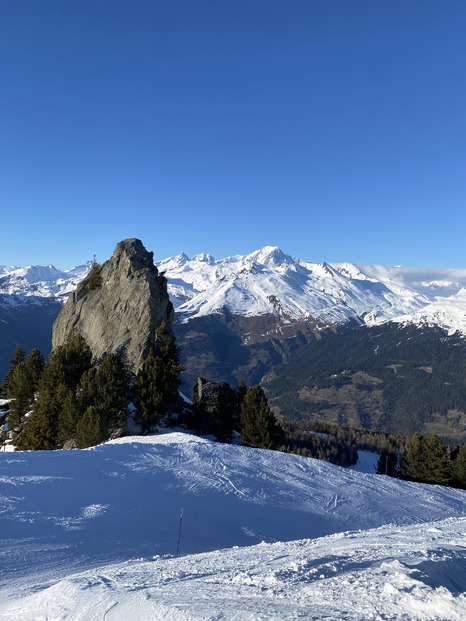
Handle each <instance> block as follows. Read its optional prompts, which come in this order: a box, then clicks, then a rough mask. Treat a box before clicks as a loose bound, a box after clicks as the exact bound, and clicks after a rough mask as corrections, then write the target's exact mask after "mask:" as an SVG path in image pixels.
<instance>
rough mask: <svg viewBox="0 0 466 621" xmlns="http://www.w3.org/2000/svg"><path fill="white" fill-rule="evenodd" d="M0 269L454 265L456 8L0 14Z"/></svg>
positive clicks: (464, 221) (271, 2) (461, 23)
mask: <svg viewBox="0 0 466 621" xmlns="http://www.w3.org/2000/svg"><path fill="white" fill-rule="evenodd" d="M0 124H1V126H0V227H1V228H0V231H1V236H0V264H1V265H27V264H31V263H36V264H48V263H54V264H55V265H56V266H58V267H71V266H72V265H76V264H80V263H83V262H85V261H86V260H88V259H89V258H92V256H93V255H94V253H95V254H96V255H97V259H98V260H100V261H103V260H106V259H107V258H108V257H109V256H110V255H111V253H112V251H113V248H114V246H115V244H116V243H117V242H118V241H120V240H121V239H124V238H126V237H139V238H141V239H142V240H143V242H144V244H145V245H146V247H147V248H148V249H150V250H154V252H155V257H156V259H162V258H165V257H168V256H171V255H175V254H178V253H180V252H182V251H184V252H186V253H187V254H188V255H193V254H196V253H199V252H208V253H211V254H213V255H214V256H216V257H218V258H221V257H225V256H228V255H232V254H243V253H246V252H251V251H252V250H255V249H257V248H259V247H262V246H264V245H278V246H280V247H281V248H282V250H283V251H285V252H287V253H288V254H291V255H293V256H297V257H300V258H303V259H308V260H312V261H329V262H331V261H345V260H346V261H352V262H361V263H382V264H391V265H393V264H404V265H410V266H426V267H428V266H434V267H443V266H450V267H466V255H465V252H464V250H465V236H466V233H465V232H466V2H465V1H464V0H366V1H359V0H319V1H316V0H163V1H159V0H147V1H146V0H40V1H39V0H2V2H1V3H0Z"/></svg>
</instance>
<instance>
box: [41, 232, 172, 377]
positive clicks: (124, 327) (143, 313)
mask: <svg viewBox="0 0 466 621" xmlns="http://www.w3.org/2000/svg"><path fill="white" fill-rule="evenodd" d="M173 316H174V312H173V306H172V303H171V302H170V300H169V297H168V293H167V284H166V279H165V278H164V277H163V276H160V275H159V273H158V271H157V268H156V266H155V265H154V261H153V253H152V252H148V251H147V250H146V249H145V248H144V246H143V244H142V242H141V241H140V240H139V239H125V240H124V241H122V242H120V243H119V244H117V246H116V248H115V251H114V253H113V256H112V258H111V259H109V260H108V261H106V262H105V263H104V264H103V265H102V266H101V267H100V268H98V271H97V269H94V274H92V273H91V274H89V275H88V276H87V277H86V278H85V279H84V280H83V281H82V282H81V283H80V284H79V285H78V287H77V288H76V290H75V291H74V293H72V294H71V295H70V297H69V298H68V300H67V302H66V304H65V305H64V307H63V309H62V310H61V312H60V314H59V315H58V317H57V319H56V321H55V323H54V326H53V336H52V345H53V347H54V348H55V347H57V346H59V345H61V344H63V343H64V341H65V339H66V337H67V335H68V334H69V333H70V332H71V331H72V330H77V331H78V332H79V333H80V334H81V335H82V336H83V337H84V338H85V339H86V341H87V343H88V345H89V347H90V348H91V350H92V353H93V354H94V356H96V357H97V358H99V357H100V356H102V355H103V354H105V353H107V352H112V353H116V354H118V355H119V356H120V357H121V358H122V359H123V360H124V362H125V363H126V364H127V366H128V368H129V369H130V370H131V371H133V372H136V371H137V370H138V368H139V367H140V365H141V363H142V362H143V360H144V358H145V357H146V356H147V354H148V352H149V349H150V347H151V344H152V343H153V342H154V337H155V330H156V329H157V328H158V327H159V326H160V324H161V323H162V321H165V323H166V326H167V329H168V331H169V332H170V333H171V328H172V323H173Z"/></svg>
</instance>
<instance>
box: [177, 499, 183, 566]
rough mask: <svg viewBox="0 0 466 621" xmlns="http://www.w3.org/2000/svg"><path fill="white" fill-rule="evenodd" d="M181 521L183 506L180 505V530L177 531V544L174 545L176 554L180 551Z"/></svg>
mask: <svg viewBox="0 0 466 621" xmlns="http://www.w3.org/2000/svg"><path fill="white" fill-rule="evenodd" d="M182 523H183V507H181V513H180V530H179V531H178V545H177V546H176V556H178V553H179V551H180V539H181V525H182Z"/></svg>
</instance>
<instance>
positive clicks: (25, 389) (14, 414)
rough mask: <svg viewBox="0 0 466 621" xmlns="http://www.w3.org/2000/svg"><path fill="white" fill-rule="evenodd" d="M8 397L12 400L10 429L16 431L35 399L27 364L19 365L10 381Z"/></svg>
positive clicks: (21, 363) (9, 417)
mask: <svg viewBox="0 0 466 621" xmlns="http://www.w3.org/2000/svg"><path fill="white" fill-rule="evenodd" d="M7 396H8V398H9V399H11V402H10V412H9V414H8V417H7V422H8V428H9V429H15V428H17V427H18V426H19V424H20V423H21V419H22V417H23V416H24V415H25V414H26V412H28V410H29V409H30V407H31V404H32V401H33V399H34V384H33V379H32V375H31V371H30V369H29V368H28V367H27V365H26V363H25V362H20V363H19V364H17V365H16V366H15V368H14V370H13V373H12V374H11V376H10V378H9V381H8V388H7Z"/></svg>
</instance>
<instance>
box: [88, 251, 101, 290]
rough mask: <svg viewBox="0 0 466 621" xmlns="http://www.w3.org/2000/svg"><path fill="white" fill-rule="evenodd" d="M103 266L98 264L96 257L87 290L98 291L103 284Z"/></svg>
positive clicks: (89, 275)
mask: <svg viewBox="0 0 466 621" xmlns="http://www.w3.org/2000/svg"><path fill="white" fill-rule="evenodd" d="M101 269H102V268H101V266H100V265H99V264H98V263H97V260H96V257H95V255H94V259H93V261H92V267H91V271H90V272H89V274H88V276H87V290H88V291H93V290H94V289H98V288H99V287H100V285H101V283H102V277H101V275H100V272H101Z"/></svg>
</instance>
